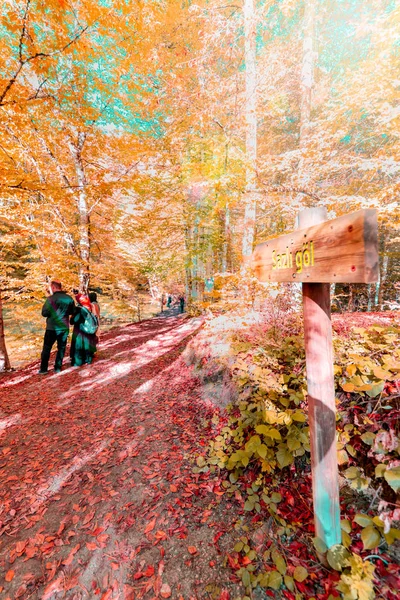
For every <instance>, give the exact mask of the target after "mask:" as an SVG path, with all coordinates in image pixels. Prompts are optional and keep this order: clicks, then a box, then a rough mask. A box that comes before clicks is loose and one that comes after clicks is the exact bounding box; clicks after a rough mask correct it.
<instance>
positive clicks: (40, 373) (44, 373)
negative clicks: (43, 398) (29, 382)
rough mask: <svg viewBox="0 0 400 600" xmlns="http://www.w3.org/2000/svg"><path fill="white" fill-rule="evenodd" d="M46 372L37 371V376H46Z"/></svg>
mask: <svg viewBox="0 0 400 600" xmlns="http://www.w3.org/2000/svg"><path fill="white" fill-rule="evenodd" d="M47 373H48V371H42V370H40V371H38V375H47Z"/></svg>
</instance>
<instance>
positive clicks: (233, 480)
mask: <svg viewBox="0 0 400 600" xmlns="http://www.w3.org/2000/svg"><path fill="white" fill-rule="evenodd" d="M237 480H238V475H237V473H236V472H234V473H229V481H230V482H231V483H236V482H237Z"/></svg>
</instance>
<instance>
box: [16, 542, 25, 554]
mask: <svg viewBox="0 0 400 600" xmlns="http://www.w3.org/2000/svg"><path fill="white" fill-rule="evenodd" d="M27 543H28V542H27V541H26V540H25V542H17V545H16V546H15V550H16V551H17V552H18V553H20V552H23V551H24V548H25V546H26V544H27Z"/></svg>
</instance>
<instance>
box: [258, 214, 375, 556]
mask: <svg viewBox="0 0 400 600" xmlns="http://www.w3.org/2000/svg"><path fill="white" fill-rule="evenodd" d="M326 219H327V212H326V209H325V208H324V207H322V208H310V209H307V210H304V211H301V212H300V213H299V218H298V225H299V229H298V230H296V231H295V232H293V233H291V234H289V235H283V236H281V237H279V238H276V239H273V240H269V241H267V242H265V243H263V244H259V245H258V246H256V248H255V250H254V252H253V256H252V266H253V268H254V271H255V273H256V276H257V278H258V279H259V280H260V281H262V282H288V281H291V282H293V281H298V282H302V283H303V312H304V339H305V350H306V370H307V392H308V414H309V422H310V441H311V467H312V485H313V501H314V519H315V531H316V536H317V537H319V538H320V539H322V540H323V541H324V542H325V544H326V546H327V548H331V547H332V546H333V545H335V544H340V543H341V530H340V504H339V483H338V481H339V480H338V464H337V451H336V406H335V387H334V373H333V352H332V326H331V303H330V285H329V284H330V283H333V282H338V283H372V282H374V281H378V278H379V256H378V225H377V214H376V211H375V210H359V211H357V212H355V213H352V214H348V215H345V216H343V217H338V218H337V219H333V220H331V221H327V220H326Z"/></svg>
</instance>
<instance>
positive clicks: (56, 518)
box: [0, 316, 240, 600]
mask: <svg viewBox="0 0 400 600" xmlns="http://www.w3.org/2000/svg"><path fill="white" fill-rule="evenodd" d="M199 326H200V322H199V321H198V320H195V319H192V320H189V319H184V318H182V317H180V316H171V317H165V316H163V317H161V318H157V319H152V320H149V321H145V322H143V323H141V324H134V325H130V326H127V327H124V328H121V329H118V330H116V331H113V332H110V333H108V334H107V335H106V336H105V337H104V339H103V340H102V344H101V350H100V352H99V355H98V357H97V360H96V362H95V363H94V364H93V365H90V366H85V367H82V368H80V369H71V368H68V367H67V366H66V368H65V370H63V371H62V373H61V374H58V375H56V374H52V373H51V374H49V375H47V376H39V375H38V374H37V369H38V365H37V364H35V365H31V366H30V367H28V368H26V369H24V370H22V371H19V372H17V373H14V374H13V375H11V376H7V377H5V378H3V380H2V381H1V382H0V397H1V401H0V444H1V446H0V501H1V505H0V598H4V599H10V600H14V598H22V599H28V598H29V599H39V598H40V599H43V600H46V599H47V600H55V599H58V598H60V599H61V598H64V599H65V598H66V599H74V600H78V599H86V598H100V599H102V600H107V599H126V600H129V599H133V598H146V599H150V598H156V597H157V598H159V597H162V598H168V597H171V598H177V599H178V598H183V599H184V600H186V599H187V600H190V599H196V598H218V597H221V598H224V599H225V600H226V599H227V598H229V594H230V595H231V597H232V598H234V597H235V596H237V595H240V592H239V593H238V588H237V587H236V584H234V583H233V582H232V581H230V577H231V571H230V570H229V569H228V568H226V567H224V565H223V553H222V552H221V544H222V545H223V544H224V539H227V537H228V536H226V535H225V534H226V532H228V530H229V531H230V532H231V531H232V529H233V524H234V520H235V517H236V519H237V514H234V511H229V508H230V505H229V504H226V500H225V498H224V497H223V496H222V494H221V491H220V488H219V482H218V481H217V480H213V479H211V478H210V477H209V476H206V475H204V474H201V475H200V474H194V473H193V463H192V460H193V459H192V456H193V453H194V452H196V450H197V449H199V448H201V447H202V444H203V445H204V444H205V443H206V441H205V438H204V436H206V438H208V435H209V430H208V427H209V422H210V420H209V417H210V408H209V407H207V406H206V405H205V404H204V402H202V400H201V397H200V390H199V384H198V381H197V379H196V378H195V377H194V375H193V373H192V371H191V369H190V368H188V367H186V365H185V364H184V362H183V360H182V359H181V358H180V354H181V352H182V350H183V349H184V347H185V345H186V344H187V341H188V339H189V338H190V336H191V335H193V333H194V332H195V331H196V329H197V328H198V327H199ZM227 541H228V542H229V543H230V540H227Z"/></svg>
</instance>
